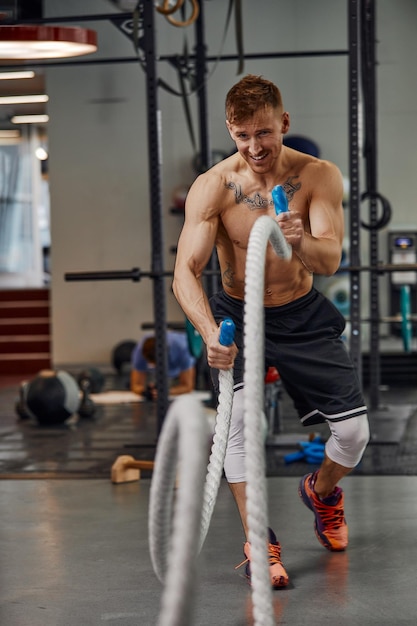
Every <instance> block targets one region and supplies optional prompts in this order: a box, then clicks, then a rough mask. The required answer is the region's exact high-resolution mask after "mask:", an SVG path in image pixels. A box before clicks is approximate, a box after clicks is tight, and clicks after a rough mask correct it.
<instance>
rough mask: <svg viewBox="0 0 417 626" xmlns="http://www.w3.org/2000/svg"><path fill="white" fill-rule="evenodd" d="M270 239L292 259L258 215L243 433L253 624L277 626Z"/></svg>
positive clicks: (250, 259) (252, 246)
mask: <svg viewBox="0 0 417 626" xmlns="http://www.w3.org/2000/svg"><path fill="white" fill-rule="evenodd" d="M268 240H270V241H271V244H272V246H273V248H274V250H275V252H276V253H277V254H278V255H279V256H281V257H282V258H284V259H290V258H291V247H290V246H289V245H288V244H287V242H286V240H285V238H284V236H283V234H282V232H281V229H280V227H279V226H278V224H277V223H276V222H275V221H274V220H273V219H272V218H271V217H268V216H267V215H264V216H262V217H259V218H258V219H257V220H256V222H255V224H254V226H253V228H252V230H251V233H250V237H249V244H248V254H247V259H246V275H245V315H244V328H245V335H244V342H245V372H244V380H245V387H244V423H245V428H244V435H245V462H246V511H247V518H248V527H249V532H248V540H249V542H250V544H251V563H250V568H251V583H252V603H253V617H254V624H255V626H257V625H259V626H273V624H274V623H275V622H274V618H273V608H272V592H271V582H270V578H269V567H268V553H267V542H268V538H267V528H268V507H267V493H266V479H265V438H264V433H263V432H262V428H260V417H261V418H263V419H264V420H265V417H264V416H263V412H264V404H263V403H264V392H263V388H264V384H263V381H264V368H265V365H264V306H263V295H264V289H265V283H264V278H265V253H266V247H267V244H268Z"/></svg>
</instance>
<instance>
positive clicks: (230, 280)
mask: <svg viewBox="0 0 417 626" xmlns="http://www.w3.org/2000/svg"><path fill="white" fill-rule="evenodd" d="M234 275H235V273H234V271H233V270H232V266H231V265H230V263H227V269H226V270H225V271H224V272H223V283H224V284H225V285H226V286H227V287H234V285H235V279H234Z"/></svg>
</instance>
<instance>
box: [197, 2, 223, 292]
mask: <svg viewBox="0 0 417 626" xmlns="http://www.w3.org/2000/svg"><path fill="white" fill-rule="evenodd" d="M195 38H196V47H195V54H196V61H195V63H196V65H195V70H196V84H197V85H198V90H197V105H198V126H199V144H200V162H201V168H202V170H204V171H205V170H208V169H209V168H210V167H211V166H212V165H213V163H212V156H211V154H212V153H211V147H210V134H209V123H208V113H207V85H206V78H207V59H206V57H207V46H206V43H205V39H204V2H200V12H199V14H198V18H197V20H196V22H195ZM209 269H210V270H217V269H218V260H217V254H216V252H215V251H213V254H212V255H211V259H210V263H209ZM216 291H218V276H216V275H215V274H214V272H213V274H211V275H210V276H209V277H207V278H206V292H207V295H208V296H209V297H210V296H211V295H213V294H214V293H216Z"/></svg>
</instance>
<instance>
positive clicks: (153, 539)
mask: <svg viewBox="0 0 417 626" xmlns="http://www.w3.org/2000/svg"><path fill="white" fill-rule="evenodd" d="M208 438H209V427H208V422H207V419H206V416H205V414H204V410H203V407H202V404H201V403H200V402H199V401H198V400H196V399H195V398H193V397H192V396H191V395H184V396H181V397H179V398H177V399H176V400H175V402H173V403H172V405H171V407H170V409H169V411H168V413H167V415H166V418H165V420H164V427H163V429H162V431H161V434H160V437H159V440H158V446H157V450H156V455H155V466H154V471H153V477H152V483H151V492H150V505H149V538H150V553H151V560H152V565H153V568H154V571H155V573H156V575H157V576H158V578H159V580H160V581H161V582H162V583H164V592H163V595H162V601H161V611H160V614H159V620H158V626H185V625H186V624H189V623H190V621H189V620H190V613H191V608H192V604H191V602H190V598H192V595H193V588H194V585H195V579H196V573H197V572H196V569H197V568H196V560H197V556H198V551H197V549H196V546H197V545H198V538H199V533H200V516H201V507H202V503H203V489H204V480H205V473H206V465H207V456H205V455H204V450H205V449H207V448H208V445H207V443H208V440H209V439H208ZM178 447H179V467H180V474H179V487H178V489H177V500H176V503H175V510H174V515H173V530H172V532H171V520H172V511H173V500H174V483H175V479H176V472H175V470H176V466H177V451H178ZM207 451H208V450H207ZM167 555H168V558H167Z"/></svg>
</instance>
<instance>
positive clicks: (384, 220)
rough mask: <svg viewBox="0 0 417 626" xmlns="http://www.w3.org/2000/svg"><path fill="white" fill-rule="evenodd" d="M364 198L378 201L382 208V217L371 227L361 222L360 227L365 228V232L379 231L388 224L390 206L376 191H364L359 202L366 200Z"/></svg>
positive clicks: (390, 211)
mask: <svg viewBox="0 0 417 626" xmlns="http://www.w3.org/2000/svg"><path fill="white" fill-rule="evenodd" d="M366 198H369V199H370V200H379V201H380V203H381V206H382V215H381V217H380V219H379V220H378V221H377V222H376V224H372V225H371V224H366V222H364V221H362V220H361V226H362V227H363V228H366V229H367V230H381V229H382V228H384V227H385V226H386V225H387V224H388V222H389V221H390V219H391V214H392V210H391V204H390V203H389V201H388V200H387V198H385V196H383V195H382V194H381V193H378V192H377V191H364V192H363V194H362V195H361V202H363V201H364V200H366Z"/></svg>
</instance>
